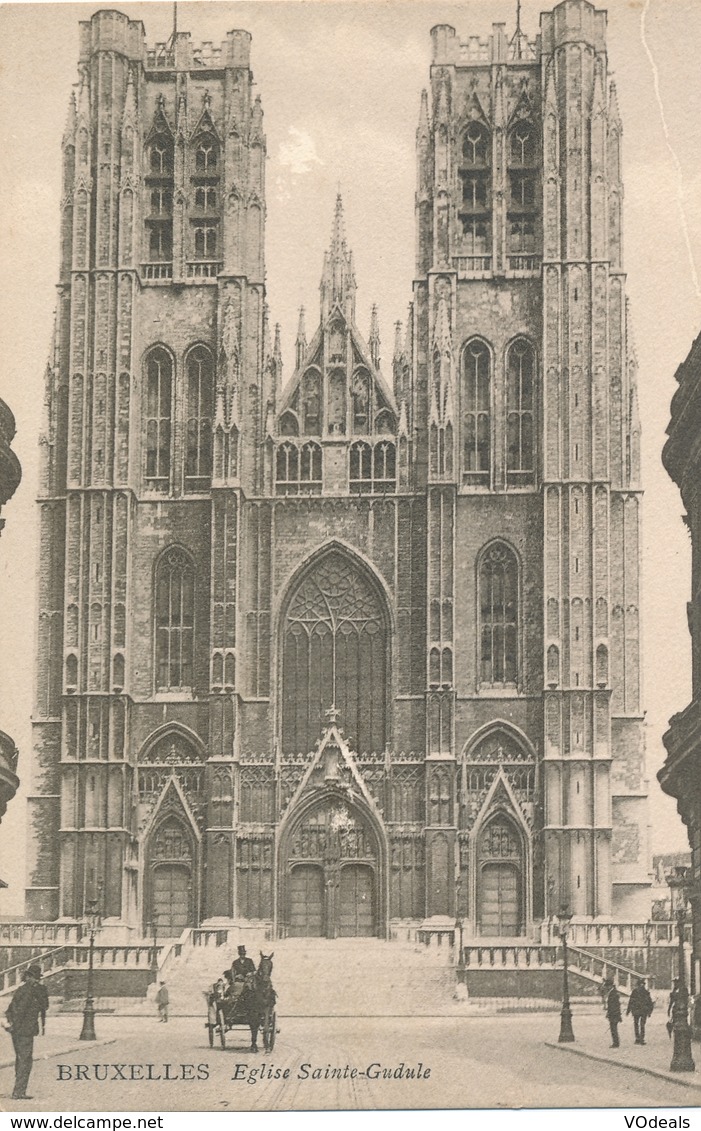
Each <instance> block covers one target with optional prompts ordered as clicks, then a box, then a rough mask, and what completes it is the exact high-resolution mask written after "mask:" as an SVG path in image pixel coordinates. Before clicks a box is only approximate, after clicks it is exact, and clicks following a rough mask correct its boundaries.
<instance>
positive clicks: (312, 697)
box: [280, 549, 389, 754]
mask: <svg viewBox="0 0 701 1131" xmlns="http://www.w3.org/2000/svg"><path fill="white" fill-rule="evenodd" d="M388 644H389V617H388V612H387V608H386V603H385V601H384V599H383V596H382V593H381V589H380V586H379V585H378V583H377V582H376V580H375V579H374V578H373V577H372V575H371V574H370V572H369V571H366V570H365V569H364V568H362V566H360V565H359V564H358V563H357V562H356V561H355V560H354V559H353V558H352V557H351V555H350V554H345V553H343V552H342V551H341V550H337V549H331V550H328V551H326V552H325V553H323V554H322V555H321V556H320V557H318V558H317V559H316V560H315V561H314V562H313V563H312V564H311V565H310V566H309V568H308V569H306V570H305V571H304V573H303V574H302V577H301V578H300V579H298V580H297V582H296V583H295V585H294V586H293V587H292V590H291V593H290V596H289V598H288V600H287V602H286V606H285V612H284V615H283V618H282V639H281V647H282V673H281V674H282V688H281V690H282V695H281V712H280V717H281V737H282V749H283V752H284V753H286V754H297V753H300V752H303V753H304V752H307V751H309V750H313V749H314V746H315V744H316V743H317V742H318V740H319V737H320V735H321V733H322V731H323V729H324V727H325V726H326V725H327V718H326V713H327V712H328V711H329V710H330V709H331V708H333V707H335V708H336V714H337V716H338V719H339V724H340V726H341V727H342V728H343V732H344V734H345V735H346V737H347V738H348V739H349V740H351V741H352V745H353V749H355V750H362V751H366V752H376V753H379V752H381V751H382V750H384V748H385V742H386V738H387V733H388V720H387V675H388V670H389V667H388Z"/></svg>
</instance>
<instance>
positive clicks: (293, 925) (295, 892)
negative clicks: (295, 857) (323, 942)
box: [289, 864, 325, 937]
mask: <svg viewBox="0 0 701 1131" xmlns="http://www.w3.org/2000/svg"><path fill="white" fill-rule="evenodd" d="M289 933H290V934H291V935H295V936H302V937H304V936H306V935H312V936H316V937H318V936H320V935H323V934H324V933H325V932H324V873H323V870H322V869H321V868H320V867H319V866H318V865H317V864H298V865H297V867H296V868H293V869H292V871H291V873H290V917H289Z"/></svg>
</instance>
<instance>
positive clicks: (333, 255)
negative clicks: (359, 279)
mask: <svg viewBox="0 0 701 1131" xmlns="http://www.w3.org/2000/svg"><path fill="white" fill-rule="evenodd" d="M355 290H356V286H355V273H354V271H353V255H352V253H351V252H349V251H348V249H347V247H346V235H345V229H344V222H343V200H342V199H341V193H340V191H339V192H338V194H337V196H336V207H335V210H334V218H333V226H332V229H331V246H330V248H329V250H328V251H327V252H326V254H325V256H324V273H323V276H322V279H321V320H322V322H325V321H326V319H327V318H328V317H329V314H330V313H331V310H332V309H333V307H334V306H340V308H341V310H342V312H343V315H344V317H345V318H346V320H347V321H348V322H352V321H354V319H355Z"/></svg>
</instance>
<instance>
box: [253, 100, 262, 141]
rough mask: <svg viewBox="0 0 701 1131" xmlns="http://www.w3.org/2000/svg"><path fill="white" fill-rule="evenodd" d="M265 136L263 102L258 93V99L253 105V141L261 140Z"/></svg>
mask: <svg viewBox="0 0 701 1131" xmlns="http://www.w3.org/2000/svg"><path fill="white" fill-rule="evenodd" d="M262 138H263V103H262V102H261V100H260V95H259V94H258V95H256V100H255V102H254V103H253V106H252V107H251V141H261V140H262Z"/></svg>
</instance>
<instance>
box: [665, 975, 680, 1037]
mask: <svg viewBox="0 0 701 1131" xmlns="http://www.w3.org/2000/svg"><path fill="white" fill-rule="evenodd" d="M678 997H679V979H678V978H675V979H674V981H673V982H672V992H671V994H670V995H669V1002H668V1004H667V1036H668V1037H669V1039H670V1040H671V1039H672V1031H673V1029H674V1007H675V1005H676V1004H677V998H678Z"/></svg>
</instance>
